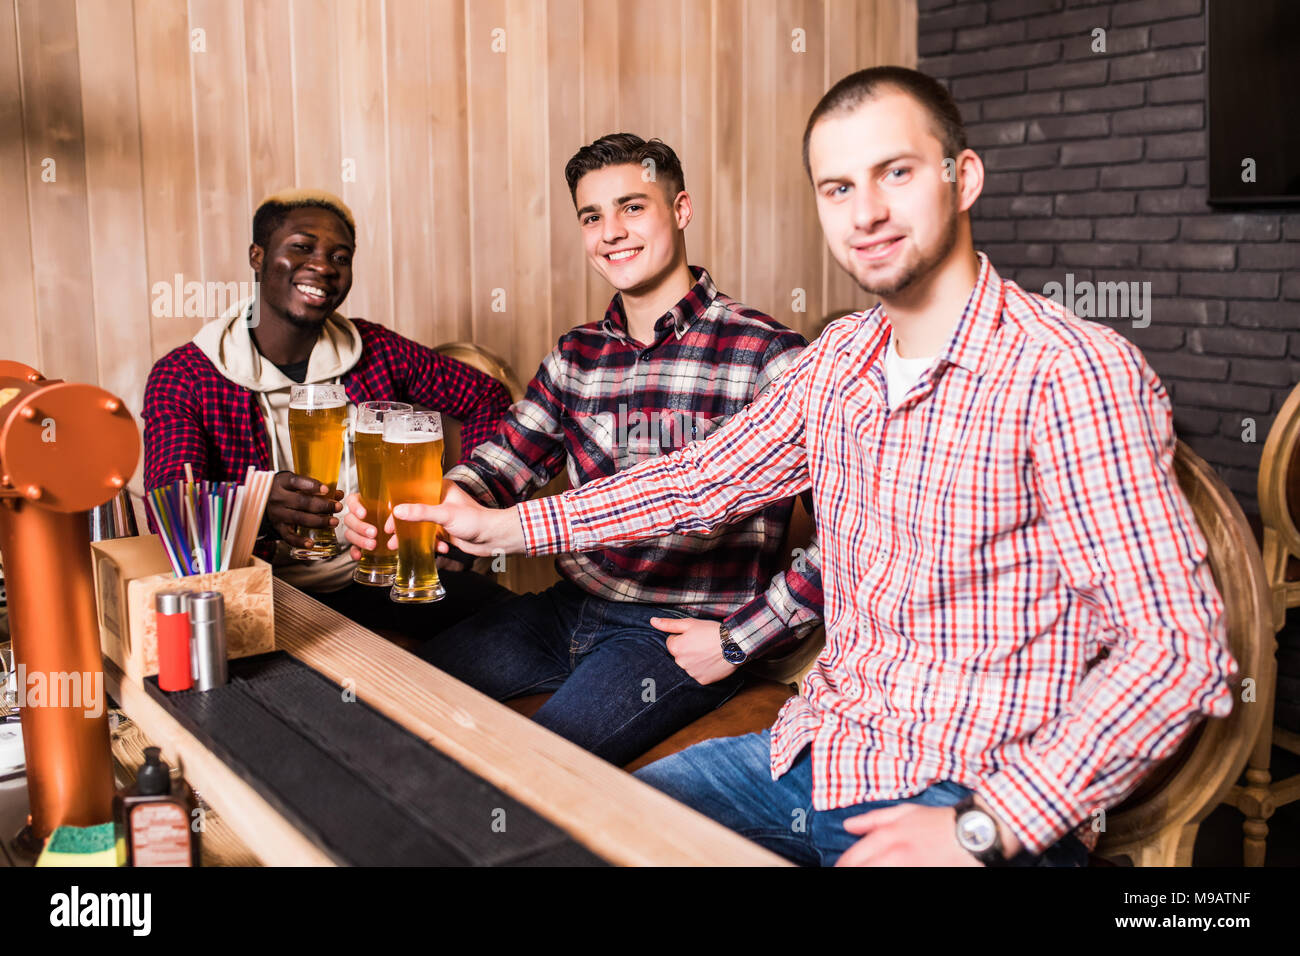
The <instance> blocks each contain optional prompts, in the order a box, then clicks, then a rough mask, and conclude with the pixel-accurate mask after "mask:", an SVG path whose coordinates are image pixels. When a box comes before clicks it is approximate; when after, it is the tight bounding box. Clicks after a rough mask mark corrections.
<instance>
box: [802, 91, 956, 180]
mask: <svg viewBox="0 0 1300 956" xmlns="http://www.w3.org/2000/svg"><path fill="white" fill-rule="evenodd" d="M889 91H894V92H898V93H906V94H907V95H908V96H910V97H912V98H913V99H914V100H917V101H918V102H919V103H920V104H921V105H922V106H924V107H925V109H926V112H928V113H929V114H930V122H931V125H932V126H933V128H934V135H935V138H936V139H937V140H939V142H940V143H941V144H942V145H943V154H944V156H946V157H952V158H955V157H956V156H957V154H958V153H960V152H961V151H962V150H963V149H965V148H966V126H965V124H963V123H962V120H961V111H960V110H959V109H957V104H956V102H955V101H954V100H953V98H952V94H951V93H949V92H948V90H947V88H946V87H944V85H943V84H942V83H940V82H939V81H938V80H936V79H934V78H933V77H930V76H926V75H925V74H924V73H921V72H919V71H917V70H909V69H907V68H906V67H903V66H873V67H871V68H870V69H866V70H859V71H858V72H857V73H850V74H849V75H848V76H846V77H844V79H842V80H840V81H839V82H838V83H836V84H835V85H834V86H832V87H831V88H830V89H829V90H827V91H826V95H825V96H823V97H822V98H821V100H819V101H818V103H817V105H816V106H815V107H813V111H812V115H811V116H809V117H808V125H807V126H806V127H804V131H803V168H804V172H806V173H807V174H808V178H809V179H811V178H812V167H811V166H810V165H809V163H808V143H809V141H810V140H811V139H812V131H813V127H814V126H816V125H817V124H818V123H819V122H820V121H821V120H822V119H823V118H824V117H826V116H827V115H829V114H831V113H848V112H851V111H852V110H855V109H857V108H858V106H860V105H861V104H862V102H863V101H864V100H872V99H875V98H876V97H877V96H879V95H880V94H881V93H885V92H889Z"/></svg>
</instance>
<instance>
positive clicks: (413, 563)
mask: <svg viewBox="0 0 1300 956" xmlns="http://www.w3.org/2000/svg"><path fill="white" fill-rule="evenodd" d="M384 466H385V468H387V469H388V500H389V501H390V502H391V503H392V505H393V506H394V507H395V506H397V505H400V504H422V505H436V504H437V503H438V502H439V500H440V499H441V497H442V418H441V417H440V416H439V415H438V413H437V412H404V413H399V414H392V415H388V416H387V417H386V418H385V419H384ZM394 526H395V527H396V528H397V571H396V573H395V577H394V580H393V589H392V591H390V592H389V597H391V598H392V599H393V600H394V601H397V602H398V603H401V604H418V603H423V602H426V601H441V600H442V599H443V598H444V597H446V595H447V592H446V591H444V590H443V588H442V584H441V583H440V582H439V581H438V566H437V563H436V562H437V559H438V551H437V541H438V531H439V528H438V526H437V525H436V524H434V523H433V522H431V521H397V520H394Z"/></svg>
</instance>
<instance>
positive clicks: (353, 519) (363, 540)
mask: <svg viewBox="0 0 1300 956" xmlns="http://www.w3.org/2000/svg"><path fill="white" fill-rule="evenodd" d="M365 519H366V509H365V506H364V505H362V504H361V499H360V498H359V497H357V495H355V494H351V495H348V496H347V497H346V498H344V499H343V530H342V532H341V535H340V536H341V537H342V538H343V540H344V541H346V542H347V543H348V544H350V545H352V551H351V554H352V560H353V561H360V560H361V552H362V551H373V550H375V547H376V541H377V540H378V537H377V536H378V533H379V532H378V529H376V528H375V526H374V525H372V524H370V523H368V522H367V521H366V520H365ZM386 525H387V527H388V528H392V527H393V522H392V521H391V519H390V520H389V521H388V522H387V523H386ZM386 533H387V534H388V540H389V544H388V546H389V548H396V547H397V535H396V534H394V533H393V532H392V531H388V532H386ZM437 564H438V570H439V571H464V570H465V569H466V568H467V567H469V565H468V564H467V563H466V562H464V561H458V560H457V559H455V558H451V557H447V556H445V555H441V554H440V555H438V558H437Z"/></svg>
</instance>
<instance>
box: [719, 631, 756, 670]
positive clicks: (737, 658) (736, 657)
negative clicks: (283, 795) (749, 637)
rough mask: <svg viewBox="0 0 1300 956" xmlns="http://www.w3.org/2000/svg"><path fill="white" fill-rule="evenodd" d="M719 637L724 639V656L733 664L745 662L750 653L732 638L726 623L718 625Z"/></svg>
mask: <svg viewBox="0 0 1300 956" xmlns="http://www.w3.org/2000/svg"><path fill="white" fill-rule="evenodd" d="M718 637H719V638H720V639H721V640H722V656H723V657H725V658H726V659H727V660H728V661H729V662H731V663H732V664H736V665H740V664H743V663H745V661H746V660H747V659H748V658H749V655H748V654H746V653H745V651H744V649H743V648H742V647H741V646H740V645H739V644H737V643H736V642H735V641H733V640H732V639H731V631H729V630H727V625H726V623H725V622H724V623H722V624H719V625H718Z"/></svg>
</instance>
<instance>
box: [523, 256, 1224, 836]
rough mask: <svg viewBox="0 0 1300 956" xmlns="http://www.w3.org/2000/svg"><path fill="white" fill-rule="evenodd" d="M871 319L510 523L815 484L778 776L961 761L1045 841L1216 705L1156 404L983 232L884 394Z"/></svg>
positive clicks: (842, 774) (880, 771)
mask: <svg viewBox="0 0 1300 956" xmlns="http://www.w3.org/2000/svg"><path fill="white" fill-rule="evenodd" d="M889 334H890V325H889V321H888V317H887V316H886V314H885V312H884V311H883V309H882V308H881V307H880V306H877V307H876V308H874V309H872V310H871V311H869V312H867V313H865V314H858V315H854V316H849V317H848V318H845V319H842V320H839V321H837V322H835V323H833V324H832V325H831V326H829V327H828V329H827V330H826V331H825V332H824V333H823V334H822V336H821V338H819V339H818V340H817V341H816V342H814V343H813V344H812V345H811V346H809V348H808V349H807V350H806V351H805V352H804V353H803V355H802V356H801V357H800V359H799V362H798V364H797V365H796V366H795V368H794V369H792V370H791V371H790V372H788V373H787V374H786V375H785V376H783V377H782V378H781V379H779V380H778V381H777V382H776V383H775V384H774V385H773V386H772V387H771V388H770V389H769V390H768V391H767V393H766V394H764V395H763V396H762V397H761V398H760V399H759V400H758V401H756V402H755V403H754V404H753V405H752V406H751V407H750V408H749V409H748V410H747V411H745V412H743V413H742V414H740V415H738V416H737V417H736V418H734V419H732V421H731V422H729V423H728V424H727V425H726V426H724V427H723V428H721V429H720V430H719V431H718V432H717V433H716V434H715V435H714V436H713V437H712V438H711V439H710V440H709V441H707V442H702V443H700V444H698V445H694V446H692V447H689V448H686V449H684V450H682V451H681V452H678V453H676V454H674V455H671V456H668V457H665V458H662V459H658V460H656V461H654V462H650V463H648V464H646V465H643V466H641V467H639V468H637V469H634V470H633V471H631V472H627V473H624V474H620V475H618V476H617V477H615V478H613V479H611V480H608V481H601V482H597V483H595V484H593V485H589V486H587V487H585V488H582V489H580V490H578V491H572V492H568V493H566V494H564V495H562V496H558V497H556V498H551V499H544V500H539V501H533V502H528V503H526V504H524V505H523V506H522V509H521V511H522V513H521V523H522V525H523V529H524V537H525V540H526V543H527V547H528V550H529V551H530V552H548V551H554V550H559V549H565V548H586V547H592V546H594V545H595V544H596V543H598V542H599V543H602V544H608V543H614V542H618V541H630V540H634V539H636V538H638V537H640V536H642V535H646V534H662V533H664V532H665V531H670V530H672V531H678V532H690V531H696V532H707V531H708V530H709V529H710V528H712V527H714V526H715V525H717V524H719V523H723V522H727V521H733V520H735V519H736V518H737V517H738V516H740V515H743V514H746V513H748V512H749V511H751V510H753V509H754V508H756V507H762V506H763V505H764V504H766V503H767V502H769V501H772V500H773V499H776V498H780V497H784V496H787V495H790V494H794V493H796V492H799V491H801V490H803V489H804V488H807V487H809V486H810V485H811V487H812V492H813V500H814V503H815V505H816V514H817V523H818V529H819V532H820V538H821V545H822V554H823V557H822V567H823V575H824V583H825V588H826V622H827V623H826V630H827V642H826V648H825V650H823V652H822V654H821V656H820V657H819V658H818V660H817V663H816V666H815V667H814V669H813V670H812V672H811V673H810V674H809V676H808V678H807V680H806V682H805V684H804V687H803V695H802V696H798V697H794V698H792V699H791V700H790V701H789V702H788V703H787V704H786V705H785V707H784V708H783V709H782V711H781V714H780V716H779V717H778V719H777V722H776V725H775V727H774V728H773V732H772V755H771V771H772V777H773V779H776V778H777V777H779V776H780V775H781V774H783V773H784V772H785V771H786V770H788V769H789V767H790V766H791V764H792V763H793V761H794V759H795V758H796V756H797V755H798V754H799V752H800V751H801V750H802V749H803V748H804V747H805V746H809V745H811V747H812V762H813V806H814V807H816V808H818V809H826V808H832V807H843V806H850V805H852V804H854V803H858V802H862V801H867V800H876V799H886V798H896V797H902V796H907V795H912V794H915V793H918V792H920V791H921V790H923V789H924V788H925V787H927V786H929V785H930V784H932V783H934V782H935V781H938V780H952V781H955V782H958V783H961V784H964V785H966V786H968V787H971V788H972V789H974V790H975V791H976V792H977V793H979V794H980V795H981V796H983V797H984V798H985V800H987V801H988V803H989V804H990V805H991V807H992V809H993V811H994V812H995V813H996V814H998V815H999V816H1000V817H1001V818H1002V819H1003V820H1005V821H1006V822H1007V824H1008V825H1009V826H1010V827H1011V829H1012V830H1013V832H1015V833H1016V835H1017V836H1018V837H1019V838H1020V840H1021V841H1022V842H1023V843H1024V844H1025V846H1026V847H1027V848H1028V849H1029V850H1031V851H1033V852H1036V853H1037V852H1041V851H1043V850H1044V849H1045V848H1046V847H1048V846H1050V845H1051V844H1052V843H1054V842H1055V841H1056V840H1057V839H1058V838H1060V837H1061V836H1062V835H1063V834H1065V833H1066V832H1067V831H1069V830H1070V829H1071V828H1073V827H1074V826H1075V825H1077V824H1079V823H1080V822H1081V821H1084V820H1086V819H1087V818H1088V817H1089V816H1090V815H1091V814H1093V813H1094V812H1095V810H1097V809H1098V808H1105V807H1108V806H1111V805H1113V804H1114V803H1116V802H1117V801H1118V800H1119V799H1120V798H1121V797H1122V796H1123V795H1124V794H1126V793H1127V792H1128V791H1129V790H1131V789H1132V787H1133V786H1134V785H1135V784H1136V783H1137V781H1138V780H1139V779H1140V778H1141V777H1142V775H1143V774H1144V772H1145V771H1147V770H1149V769H1150V768H1151V767H1152V765H1153V764H1154V763H1155V762H1156V761H1158V760H1160V759H1161V758H1163V757H1166V756H1168V755H1169V754H1170V753H1172V752H1173V750H1174V748H1175V747H1176V746H1177V744H1178V743H1179V741H1180V739H1181V738H1182V737H1183V736H1184V735H1185V734H1186V733H1187V732H1188V731H1189V730H1190V729H1191V728H1192V726H1193V725H1194V724H1195V723H1196V722H1197V721H1198V720H1199V719H1200V717H1201V715H1202V714H1209V715H1214V716H1223V715H1225V714H1227V713H1228V712H1229V711H1230V709H1231V707H1232V694H1231V690H1230V682H1231V679H1232V678H1233V676H1234V675H1235V671H1236V665H1235V663H1234V661H1233V659H1232V657H1231V656H1230V654H1229V652H1228V650H1227V649H1226V637H1225V631H1224V624H1223V608H1222V602H1221V599H1220V597H1219V594H1218V592H1217V590H1216V588H1215V585H1214V581H1213V579H1212V576H1211V573H1210V568H1209V565H1208V564H1207V562H1206V547H1205V542H1204V539H1203V538H1202V536H1201V534H1200V532H1199V530H1198V528H1197V526H1196V523H1195V520H1194V517H1193V515H1192V513H1191V509H1190V507H1189V505H1188V503H1187V501H1186V499H1185V498H1184V497H1183V495H1182V493H1181V491H1180V490H1179V488H1178V486H1177V484H1176V483H1175V480H1174V478H1173V477H1172V473H1171V464H1172V458H1173V452H1174V435H1173V430H1172V422H1171V413H1170V407H1169V401H1168V398H1167V396H1166V393H1165V389H1164V387H1163V386H1162V385H1161V383H1160V381H1159V380H1158V379H1157V378H1156V376H1155V373H1154V372H1152V371H1151V369H1150V367H1149V366H1148V365H1147V364H1146V362H1145V361H1144V360H1143V358H1142V356H1141V355H1140V353H1139V352H1138V351H1137V349H1136V348H1134V347H1133V346H1132V345H1130V344H1129V343H1127V342H1126V341H1125V340H1124V339H1123V338H1122V337H1120V336H1119V335H1118V334H1116V333H1114V332H1112V331H1110V330H1109V329H1106V328H1105V327H1103V326H1100V325H1097V324H1094V323H1091V322H1084V321H1081V320H1080V319H1078V318H1076V317H1075V316H1073V315H1071V314H1069V313H1066V312H1065V310H1063V309H1061V308H1060V307H1059V306H1057V305H1055V304H1053V303H1052V302H1050V301H1049V300H1047V299H1045V298H1043V297H1041V296H1037V295H1033V294H1030V293H1027V292H1025V291H1024V290H1023V289H1021V288H1020V287H1019V286H1017V285H1016V284H1015V283H1013V282H1009V281H1003V280H1002V279H1000V278H999V276H998V274H997V272H995V271H994V269H993V268H992V266H991V265H990V264H989V262H988V260H987V258H986V257H984V256H983V254H980V268H979V278H978V280H977V282H976V284H975V287H974V289H973V291H972V293H971V296H970V300H969V302H968V303H967V305H966V308H965V310H964V311H963V313H962V315H961V317H960V319H959V321H958V324H957V326H956V327H955V329H954V331H953V333H952V335H951V337H950V339H949V341H948V343H947V345H946V346H945V348H944V349H943V350H942V352H940V354H939V357H938V359H937V361H936V363H935V365H934V366H933V367H932V368H931V370H930V372H929V373H928V374H926V375H924V376H923V377H922V378H921V380H920V381H918V382H917V383H916V385H915V386H913V387H912V389H911V390H910V391H909V392H908V394H907V395H906V397H905V398H904V400H903V402H902V404H901V405H900V406H899V407H898V408H896V409H894V410H893V411H891V410H890V409H889V407H888V404H887V402H886V390H885V378H884V373H883V369H882V361H881V358H882V355H881V353H882V350H883V347H884V345H885V343H886V341H887V340H888V337H889ZM1103 649H1106V650H1108V651H1109V654H1108V656H1107V657H1106V658H1105V659H1103V660H1102V661H1101V662H1100V663H1098V664H1096V666H1094V667H1092V669H1091V670H1089V665H1090V663H1091V662H1092V661H1094V659H1095V658H1097V657H1098V656H1099V653H1100V652H1101V651H1102V650H1103Z"/></svg>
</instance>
